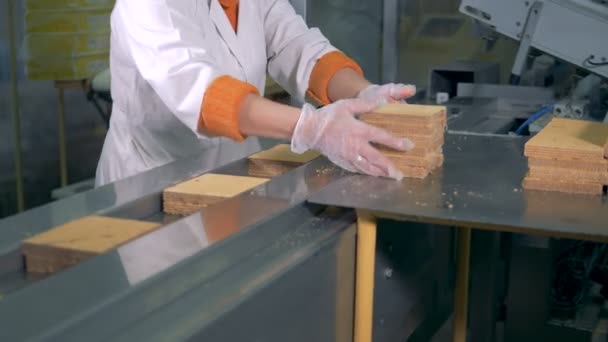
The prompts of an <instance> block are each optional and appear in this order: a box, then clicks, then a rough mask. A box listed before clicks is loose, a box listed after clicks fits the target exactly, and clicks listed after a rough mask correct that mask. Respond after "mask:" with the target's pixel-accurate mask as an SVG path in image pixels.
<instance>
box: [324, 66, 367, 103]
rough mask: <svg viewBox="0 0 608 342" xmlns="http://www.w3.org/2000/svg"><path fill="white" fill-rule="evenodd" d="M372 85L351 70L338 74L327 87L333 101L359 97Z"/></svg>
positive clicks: (341, 71)
mask: <svg viewBox="0 0 608 342" xmlns="http://www.w3.org/2000/svg"><path fill="white" fill-rule="evenodd" d="M370 84H371V83H370V82H369V81H368V80H366V79H365V78H364V77H363V76H361V75H359V74H358V73H357V72H356V71H355V70H353V69H351V68H344V69H341V70H339V71H338V72H336V74H335V75H334V77H332V79H331V80H330V81H329V84H328V86H327V95H328V96H329V98H330V99H331V100H332V101H338V100H342V99H349V98H353V97H357V95H358V94H359V93H360V92H361V90H363V89H365V88H367V87H368V86H369V85H370Z"/></svg>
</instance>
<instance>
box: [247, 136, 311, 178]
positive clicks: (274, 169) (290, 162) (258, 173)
mask: <svg viewBox="0 0 608 342" xmlns="http://www.w3.org/2000/svg"><path fill="white" fill-rule="evenodd" d="M319 155H320V154H319V153H318V152H315V151H308V152H305V153H302V154H296V153H293V152H291V149H290V147H289V145H287V144H280V145H276V146H274V147H273V148H271V149H268V150H265V151H262V152H259V153H256V154H253V155H251V156H249V158H248V160H249V172H248V173H249V175H250V176H252V177H263V178H272V177H276V176H280V175H282V174H284V173H286V172H289V171H290V170H292V169H295V168H297V167H298V166H300V165H302V164H305V163H307V162H309V161H311V160H313V159H315V158H317V157H319Z"/></svg>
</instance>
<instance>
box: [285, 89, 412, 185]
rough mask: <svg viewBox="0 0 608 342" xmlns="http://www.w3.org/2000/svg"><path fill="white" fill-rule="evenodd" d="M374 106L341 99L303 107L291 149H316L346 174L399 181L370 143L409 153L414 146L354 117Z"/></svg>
mask: <svg viewBox="0 0 608 342" xmlns="http://www.w3.org/2000/svg"><path fill="white" fill-rule="evenodd" d="M377 106H378V102H377V101H363V100H360V99H348V100H342V101H338V102H335V103H333V104H330V105H328V106H325V107H323V108H320V109H315V108H314V107H313V106H311V105H310V104H305V105H304V107H302V112H301V114H300V118H299V119H298V122H297V124H296V127H295V129H294V133H293V137H292V139H291V150H292V151H293V152H294V153H303V152H305V151H307V150H309V149H310V150H317V151H319V152H321V153H322V154H324V155H325V156H326V157H327V158H329V160H331V161H332V162H334V163H335V164H336V165H338V166H340V167H342V168H344V169H346V170H348V171H351V172H360V173H365V174H368V175H371V176H377V177H389V178H394V179H397V180H401V179H402V178H403V174H402V173H401V172H400V171H399V170H398V169H397V168H396V167H395V165H393V163H392V162H391V161H390V160H388V158H386V157H385V156H384V155H383V154H382V153H380V152H379V151H378V150H377V149H375V148H374V147H373V146H372V145H370V143H376V144H381V145H385V146H387V147H390V148H393V149H395V150H399V151H409V150H411V149H412V148H414V143H412V142H411V141H410V140H408V139H400V138H396V137H394V136H392V135H391V134H389V133H388V132H386V131H385V130H382V129H380V128H377V127H374V126H371V125H368V124H366V123H363V122H362V121H359V120H357V119H356V118H355V115H357V114H361V113H366V112H369V111H372V110H373V109H375V108H376V107H377Z"/></svg>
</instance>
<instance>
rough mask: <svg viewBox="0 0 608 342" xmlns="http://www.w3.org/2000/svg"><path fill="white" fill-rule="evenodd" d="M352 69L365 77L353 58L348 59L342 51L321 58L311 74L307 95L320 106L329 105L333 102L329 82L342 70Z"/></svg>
mask: <svg viewBox="0 0 608 342" xmlns="http://www.w3.org/2000/svg"><path fill="white" fill-rule="evenodd" d="M344 68H350V69H353V70H355V71H356V72H357V73H358V74H360V75H361V76H363V70H362V69H361V67H360V66H359V64H357V62H355V61H354V60H352V59H351V58H349V57H347V56H346V55H345V54H343V53H342V52H340V51H333V52H330V53H328V54H325V55H324V56H323V57H321V58H320V59H319V60H318V61H317V64H315V66H314V68H313V69H312V73H311V74H310V81H309V83H308V91H307V92H306V95H308V97H310V98H311V99H313V100H315V101H316V102H318V103H319V104H322V105H328V104H330V103H331V102H332V101H331V99H330V98H329V95H328V94H327V87H328V86H329V81H330V80H331V79H332V78H333V77H334V75H335V74H336V72H338V70H340V69H344Z"/></svg>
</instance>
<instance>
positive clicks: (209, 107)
mask: <svg viewBox="0 0 608 342" xmlns="http://www.w3.org/2000/svg"><path fill="white" fill-rule="evenodd" d="M259 93H260V92H259V91H258V89H257V88H256V87H255V86H253V85H252V84H249V83H246V82H243V81H240V80H237V79H236V78H233V77H230V76H220V77H218V78H216V79H215V80H214V81H213V82H212V83H211V85H210V86H209V87H208V88H207V91H206V92H205V96H204V98H203V103H202V105H201V111H200V115H199V118H198V129H199V131H203V130H204V131H207V132H209V133H210V134H213V135H218V136H224V137H228V138H230V139H233V140H236V141H243V140H244V139H245V136H244V135H243V134H242V133H241V131H240V130H239V110H240V109H241V105H242V103H243V99H244V98H245V96H246V95H247V94H258V95H259Z"/></svg>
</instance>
